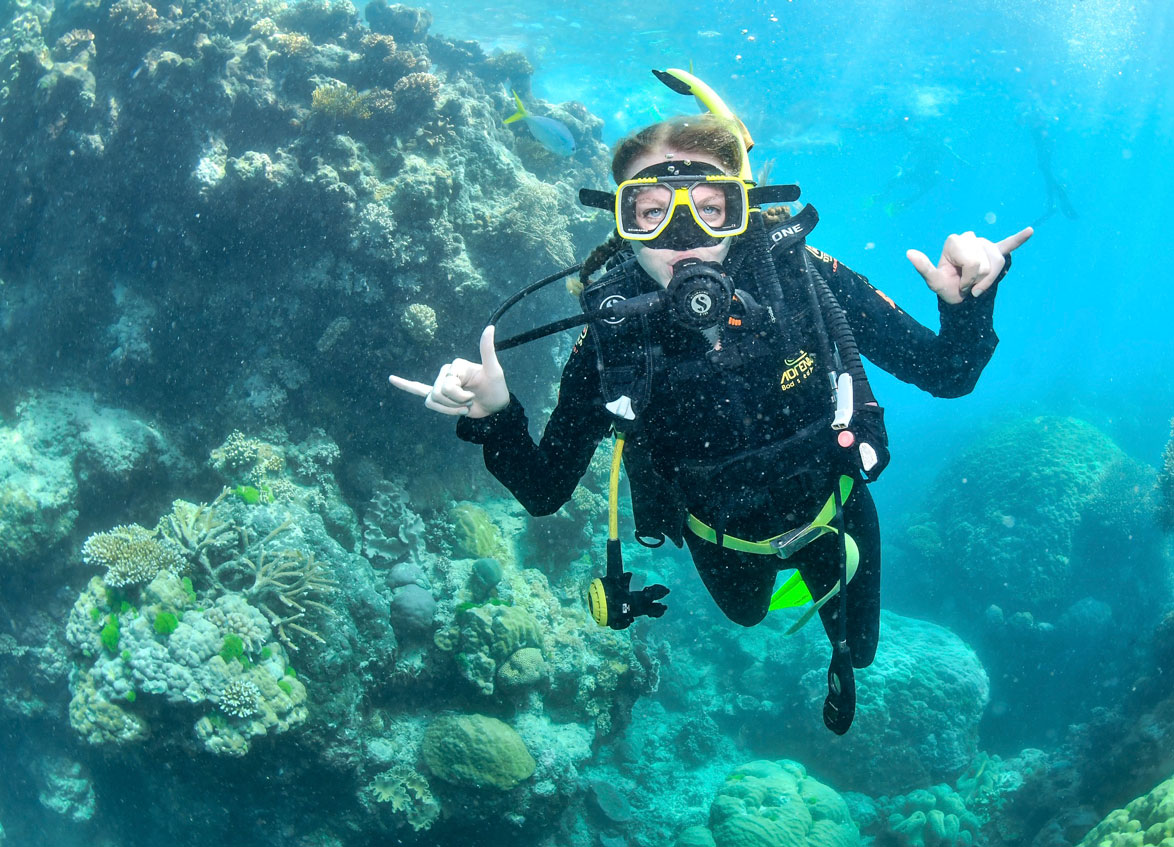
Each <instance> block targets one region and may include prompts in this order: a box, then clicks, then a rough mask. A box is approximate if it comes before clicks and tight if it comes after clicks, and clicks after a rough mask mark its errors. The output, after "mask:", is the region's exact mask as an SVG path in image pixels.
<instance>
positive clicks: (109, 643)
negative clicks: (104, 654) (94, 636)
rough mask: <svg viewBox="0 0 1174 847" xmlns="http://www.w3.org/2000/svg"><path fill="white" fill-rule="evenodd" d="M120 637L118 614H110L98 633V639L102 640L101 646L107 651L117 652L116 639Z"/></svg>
mask: <svg viewBox="0 0 1174 847" xmlns="http://www.w3.org/2000/svg"><path fill="white" fill-rule="evenodd" d="M121 637H122V631H121V628H120V627H119V624H118V616H117V615H111V616H110V617H109V618H107V619H106V624H105V626H103V627H102V631H101V632H99V633H98V639H99V640H100V641H101V642H102V646H103V647H105V648H106V649H107V650H108V651H109V652H111V653H117V652H118V640H119V639H120V638H121Z"/></svg>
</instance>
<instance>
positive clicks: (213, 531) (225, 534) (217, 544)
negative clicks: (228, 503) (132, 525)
mask: <svg viewBox="0 0 1174 847" xmlns="http://www.w3.org/2000/svg"><path fill="white" fill-rule="evenodd" d="M226 496H228V489H227V488H225V489H224V490H223V491H221V492H220V496H219V497H217V498H216V499H215V500H213V501H212V502H211V503H201V504H199V505H196V504H194V503H189V502H187V501H186V500H175V501H173V502H172V504H171V511H170V512H169V513H168V514H166V515H164V516H163V517H162V518H160V519H159V523H158V524H157V525H156V527H155V532H157V533H159V535H160V536H161V537H163V538H165V539H167V540H168V541H169V542H171V543H172V544H173V545H175V546H177V547H179V548H180V549H182V550H183V551H184V554H185V555H186V556H187V557H188V559H189V560H191V561H192V562H196V563H199V564H200V565H201V566H202V567H203V568H204V570H205V571H209V570H211V568H212V565H211V562H210V561H209V558H208V557H209V555H210V554H213V553H222V552H223V551H224V550H225V549H226V548H228V547H230V546H232V545H233V544H234V543H235V542H236V541H237V538H238V532H239V529H238V528H237V527H236V526H235V525H234V524H232V523H231V522H229V521H224V520H221V519H220V517H219V516H218V515H217V506H219V505H220V504H221V503H223V502H224V498H225V497H226Z"/></svg>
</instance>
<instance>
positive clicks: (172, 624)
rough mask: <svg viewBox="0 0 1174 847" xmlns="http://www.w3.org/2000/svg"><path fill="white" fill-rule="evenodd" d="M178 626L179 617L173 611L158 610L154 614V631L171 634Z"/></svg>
mask: <svg viewBox="0 0 1174 847" xmlns="http://www.w3.org/2000/svg"><path fill="white" fill-rule="evenodd" d="M178 628H179V618H178V617H177V616H176V615H175V613H174V612H160V613H159V614H157V615H155V632H156V633H158V634H159V635H162V636H168V635H171V633H173V632H175V630H176V629H178Z"/></svg>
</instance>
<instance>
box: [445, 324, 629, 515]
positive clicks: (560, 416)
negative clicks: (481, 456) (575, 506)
mask: <svg viewBox="0 0 1174 847" xmlns="http://www.w3.org/2000/svg"><path fill="white" fill-rule="evenodd" d="M595 363H596V356H595V353H594V351H593V350H592V349H591V348H590V346H586V345H584V344H583V343H582V339H581V340H580V342H579V343H578V344H576V345H575V350H574V352H572V353H571V358H570V359H569V360H568V361H567V364H566V367H564V368H563V375H562V381H561V382H560V383H559V396H558V403H557V404H556V405H555V408H554V412H553V413H552V414H551V416H550V420H549V421H547V423H546V429H545V430H544V431H543V433H542V440H541V441H540V442H539V443H537V444H535V443H534V439H533V438H531V437H530V430H529V424H528V420H527V418H526V410H525V409H523V408H522V404H521V402H520V401H519V400H518V398H517V397H515V396H514V395H513V394H511V395H510V404H509V405H508V406H506V407H505V408H504V409H502V410H501V411H500V412H497V413H495V414H492V415H489V416H488V417H484V418H476V419H471V418H461V419H460V420H459V421H458V422H457V436H458V437H460V438H461V439H463V440H465V441H471V442H473V443H474V444H481V445H483V447H484V452H485V467H486V468H488V469H489V472H490V473H491V474H493V475H494V476H495V477H496V478H497V479H498V481H499V482H501V484H502V485H504V486H505V487H506V488H508V489H509V490H510V492H511V493H512V494H513V495H514V496H515V497H516V498H517V499H518V502H519V503H521V504H522V505H523V506H524V507H525V509H526V511H527V512H529V513H530V514H532V515H535V516H540V515H549V514H551V513H553V512H556V511H558V509H559V508H560V507H561V506H562V505H563V504H564V503H566V502H567V500H569V499H570V498H571V494H572V493H573V492H574V490H575V486H576V485H578V483H579V479H580V478H581V477H582V476H583V473H584V472H585V471H586V470H587V465H588V464H589V463H590V462H591V457H592V456H593V455H594V454H595V448H596V447H597V446H598V445H599V442H600V440H601V439H602V438H603V437H604V436H605V435H607V433H608V431H609V430H610V428H611V419H610V417H609V415H608V414H607V412H606V411H605V410H604V408H603V401H602V400H601V399H600V395H599V375H598V370H597V369H596V365H595Z"/></svg>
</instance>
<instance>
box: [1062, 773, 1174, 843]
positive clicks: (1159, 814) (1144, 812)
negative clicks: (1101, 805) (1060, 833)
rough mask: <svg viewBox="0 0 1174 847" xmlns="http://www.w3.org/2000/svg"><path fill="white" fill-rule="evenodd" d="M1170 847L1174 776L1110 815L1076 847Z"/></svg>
mask: <svg viewBox="0 0 1174 847" xmlns="http://www.w3.org/2000/svg"><path fill="white" fill-rule="evenodd" d="M1148 844H1153V845H1158V847H1170V845H1172V844H1174V777H1172V778H1170V779H1168V780H1166V781H1165V782H1163V783H1161V784H1160V785H1158V786H1157V787H1156V788H1155V789H1154V790H1153V791H1151V792H1150V793H1149V794H1145V795H1143V796H1141V797H1138V798H1137V799H1136V800H1133V801H1132V802H1130V803H1128V804H1127V805H1126V806H1125V808H1124V809H1117V810H1116V811H1114V812H1110V813H1109V816H1108V817H1107V818H1105V819H1104V820H1103V821H1101V822H1100V823H1099V824H1097V825H1096V827H1094V828H1093V831H1092V832H1090V833H1089V834H1088V835H1086V836H1085V837H1084V839H1083V840H1081V842H1080V844H1078V845H1077V847H1143V845H1148Z"/></svg>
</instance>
